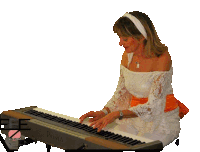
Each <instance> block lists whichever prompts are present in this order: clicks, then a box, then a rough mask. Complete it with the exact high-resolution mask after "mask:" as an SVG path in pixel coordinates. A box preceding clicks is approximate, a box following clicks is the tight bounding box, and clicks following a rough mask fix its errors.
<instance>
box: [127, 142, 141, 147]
mask: <svg viewBox="0 0 200 152" xmlns="http://www.w3.org/2000/svg"><path fill="white" fill-rule="evenodd" d="M138 143H140V141H132V142H131V143H129V144H130V145H132V146H134V145H136V144H138Z"/></svg>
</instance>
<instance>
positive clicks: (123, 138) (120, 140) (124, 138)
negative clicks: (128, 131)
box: [116, 137, 126, 142]
mask: <svg viewBox="0 0 200 152" xmlns="http://www.w3.org/2000/svg"><path fill="white" fill-rule="evenodd" d="M124 140H126V137H122V138H120V139H116V141H119V142H122V141H124Z"/></svg>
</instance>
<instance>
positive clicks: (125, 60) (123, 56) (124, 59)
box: [121, 51, 127, 67]
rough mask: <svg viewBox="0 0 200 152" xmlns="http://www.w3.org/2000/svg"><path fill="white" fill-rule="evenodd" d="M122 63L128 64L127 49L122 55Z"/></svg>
mask: <svg viewBox="0 0 200 152" xmlns="http://www.w3.org/2000/svg"><path fill="white" fill-rule="evenodd" d="M121 64H122V65H123V66H125V67H126V66H127V53H126V51H124V53H123V55H122V60H121Z"/></svg>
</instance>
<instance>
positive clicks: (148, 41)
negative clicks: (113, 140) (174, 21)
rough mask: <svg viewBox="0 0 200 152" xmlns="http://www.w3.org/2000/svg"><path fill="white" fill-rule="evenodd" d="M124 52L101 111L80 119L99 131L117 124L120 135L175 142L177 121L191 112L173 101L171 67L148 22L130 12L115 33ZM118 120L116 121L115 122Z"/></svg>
mask: <svg viewBox="0 0 200 152" xmlns="http://www.w3.org/2000/svg"><path fill="white" fill-rule="evenodd" d="M113 29H114V32H115V33H117V34H118V36H119V37H120V42H119V45H120V46H123V47H124V48H125V51H124V54H123V56H122V61H121V65H120V78H119V83H118V86H117V89H116V91H115V93H114V96H113V97H112V98H111V99H110V100H109V101H108V103H107V104H106V105H105V107H104V109H103V110H101V111H97V112H93V111H90V112H89V113H87V114H85V115H82V116H81V117H80V123H82V121H83V120H84V119H85V118H86V117H94V118H92V119H90V122H92V123H91V124H90V126H94V128H98V131H100V130H101V129H102V128H104V127H105V126H106V125H107V124H109V123H111V122H113V121H115V122H116V123H117V124H118V125H119V129H121V130H123V131H125V132H129V133H132V134H135V135H137V136H142V137H145V138H149V139H152V140H160V141H161V142H162V143H163V146H166V145H168V144H169V143H171V142H172V141H173V140H174V139H176V138H178V137H179V132H180V122H179V121H180V118H183V116H184V115H185V114H187V113H188V112H189V110H188V108H187V107H185V105H183V104H182V103H180V101H178V100H177V99H176V98H175V97H174V95H173V89H172V86H171V82H172V72H173V68H172V61H171V57H170V54H169V52H168V48H167V47H166V46H165V45H163V44H162V43H161V42H160V39H159V38H158V36H157V33H156V31H155V28H154V26H153V24H152V22H151V20H150V19H149V17H148V16H147V15H146V14H144V13H141V12H138V11H134V12H130V13H126V14H124V16H122V17H120V18H119V19H118V20H117V21H116V23H115V25H114V27H113ZM117 118H119V119H117Z"/></svg>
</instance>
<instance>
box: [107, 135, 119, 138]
mask: <svg viewBox="0 0 200 152" xmlns="http://www.w3.org/2000/svg"><path fill="white" fill-rule="evenodd" d="M117 136H118V135H115V134H114V135H113V136H110V137H109V138H110V139H114V138H116V137H117Z"/></svg>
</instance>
